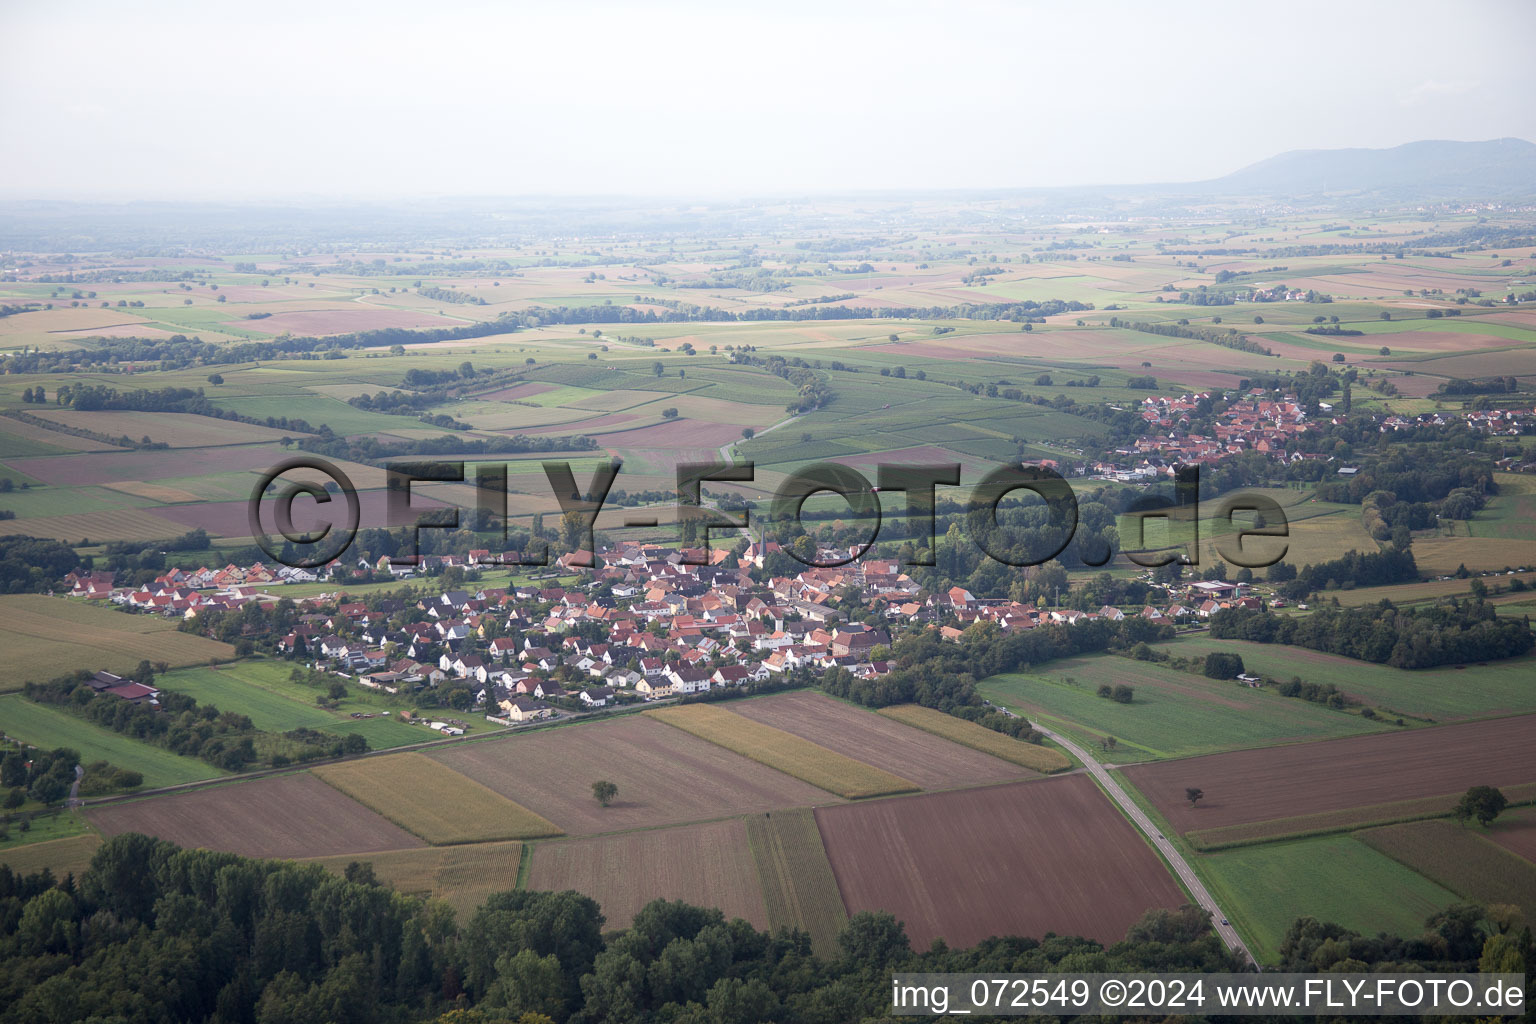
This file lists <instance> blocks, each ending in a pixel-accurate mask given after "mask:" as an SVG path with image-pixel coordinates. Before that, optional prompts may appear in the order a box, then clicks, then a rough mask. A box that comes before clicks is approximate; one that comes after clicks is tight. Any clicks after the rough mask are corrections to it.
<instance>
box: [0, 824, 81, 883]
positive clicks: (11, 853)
mask: <svg viewBox="0 0 1536 1024" xmlns="http://www.w3.org/2000/svg"><path fill="white" fill-rule="evenodd" d="M100 847H101V837H100V836H98V835H97V834H96V833H94V832H86V833H84V834H83V835H78V836H69V837H67V838H65V839H49V840H47V841H46V842H41V843H27V844H25V845H23V846H12V847H8V848H0V864H4V865H6V866H7V867H9V868H10V869H11V870H12V871H14V872H16V873H17V874H18V875H30V874H35V873H36V872H38V871H41V870H43V869H44V868H47V869H48V870H49V871H52V872H53V874H54V877H55V878H63V877H64V876H65V875H70V874H72V875H74V876H75V877H76V878H79V877H80V876H81V875H82V874H83V873H84V872H85V869H86V868H88V867H90V866H91V858H92V857H94V856H96V851H97V849H99V848H100Z"/></svg>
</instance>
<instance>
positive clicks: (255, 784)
mask: <svg viewBox="0 0 1536 1024" xmlns="http://www.w3.org/2000/svg"><path fill="white" fill-rule="evenodd" d="M85 816H86V818H87V819H88V820H89V821H90V823H91V824H92V825H95V826H96V827H97V828H98V829H100V830H101V832H102V834H104V835H107V836H115V835H117V834H119V833H121V832H143V833H146V834H148V835H152V836H157V837H159V838H161V839H166V840H169V841H170V842H173V843H175V844H177V845H178V846H185V847H188V848H189V849H190V848H195V847H204V848H206V849H209V850H224V851H227V852H229V853H238V854H241V855H243V856H246V857H287V858H293V857H316V856H323V855H325V854H333V853H372V852H374V851H376V850H401V849H405V848H407V847H412V846H420V845H422V843H421V840H420V839H417V838H416V837H415V836H413V835H411V834H410V833H409V832H407V831H405V830H404V829H402V828H400V827H399V826H398V825H395V824H392V823H391V822H389V821H386V820H385V819H384V818H382V817H380V816H379V815H377V814H375V813H373V812H372V811H370V810H368V809H367V808H366V807H364V806H363V805H362V804H359V803H357V802H356V801H354V800H350V799H348V798H347V797H345V796H343V795H342V794H341V793H340V792H338V791H337V790H335V789H332V788H331V787H330V786H327V785H326V784H325V783H323V782H321V781H320V780H319V779H317V778H315V777H314V776H313V775H310V774H309V773H307V772H303V773H299V774H296V775H279V776H275V777H270V778H264V779H256V780H254V781H251V782H238V783H232V784H230V785H227V786H209V787H207V788H206V789H198V790H194V791H192V792H189V793H173V794H169V795H166V796H158V797H150V798H148V799H144V800H134V801H131V802H128V803H114V804H105V805H102V806H98V807H91V808H87V810H86V811H85Z"/></svg>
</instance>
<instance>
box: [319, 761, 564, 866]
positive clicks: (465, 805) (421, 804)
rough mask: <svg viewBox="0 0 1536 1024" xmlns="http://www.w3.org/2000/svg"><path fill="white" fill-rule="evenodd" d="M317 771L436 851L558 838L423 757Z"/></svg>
mask: <svg viewBox="0 0 1536 1024" xmlns="http://www.w3.org/2000/svg"><path fill="white" fill-rule="evenodd" d="M313 771H314V774H315V775H316V776H317V777H319V778H320V779H321V780H322V781H324V782H326V783H327V784H329V785H332V786H334V787H336V788H337V789H339V790H340V791H341V792H343V793H345V794H347V795H348V796H350V797H352V798H353V799H354V800H356V801H358V802H359V803H361V804H363V805H364V806H366V807H371V808H373V809H374V810H375V811H377V812H378V813H380V814H382V815H383V816H384V817H386V818H388V819H389V820H390V821H393V822H394V823H395V824H397V825H399V826H400V827H402V828H404V829H406V830H407V831H409V832H411V833H413V834H415V835H418V836H420V837H421V838H423V839H425V840H426V841H427V842H429V843H432V844H433V845H435V846H444V845H451V844H454V843H473V842H484V841H487V840H493V839H535V838H538V837H541V836H556V835H559V834H560V829H559V828H558V827H557V826H555V825H554V824H552V823H551V822H550V821H548V820H547V819H545V818H542V817H540V816H539V815H537V814H535V813H533V812H532V811H530V810H528V809H527V808H526V807H521V806H519V805H517V804H515V803H513V802H512V801H511V800H508V799H507V798H506V797H504V796H501V795H500V794H498V793H496V792H494V791H492V790H490V789H487V788H486V787H485V786H482V785H480V783H478V782H475V781H474V780H472V779H469V778H466V777H464V776H463V775H460V774H459V773H458V772H456V771H454V770H453V769H451V768H449V767H447V766H446V765H443V764H440V763H439V762H437V761H434V760H432V759H431V758H429V757H426V756H424V755H422V754H415V753H409V754H390V755H389V756H387V757H379V758H365V759H362V760H354V761H343V762H341V763H340V764H329V765H322V766H321V767H318V768H315V769H314V770H313Z"/></svg>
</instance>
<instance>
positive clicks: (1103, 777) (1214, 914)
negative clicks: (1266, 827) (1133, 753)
mask: <svg viewBox="0 0 1536 1024" xmlns="http://www.w3.org/2000/svg"><path fill="white" fill-rule="evenodd" d="M1029 724H1030V725H1032V726H1034V727H1035V728H1036V729H1038V730H1040V731H1041V732H1043V733H1045V735H1047V736H1049V737H1050V738H1051V739H1053V740H1055V741H1056V742H1057V743H1060V744H1061V745H1062V746H1063V747H1065V748H1066V749H1067V750H1068V751H1070V752H1071V754H1072V756H1073V757H1075V758H1077V759H1078V760H1079V761H1081V762H1083V765H1084V767H1086V768H1087V769H1088V772H1089V774H1091V775H1092V776H1093V777H1094V778H1095V779H1097V780H1098V781H1099V785H1100V786H1103V787H1104V791H1105V792H1106V793H1108V794H1109V796H1110V799H1112V800H1114V802H1115V803H1117V804H1119V805H1120V809H1121V810H1122V811H1124V812H1125V816H1126V817H1127V818H1130V819H1131V821H1132V822H1133V823H1134V824H1135V825H1136V827H1137V828H1139V829H1141V831H1142V832H1143V833H1144V834H1145V835H1146V837H1147V839H1148V841H1149V842H1151V843H1152V845H1153V846H1155V847H1157V849H1158V851H1159V852H1161V853H1162V855H1163V858H1164V859H1165V860H1167V861H1168V863H1169V865H1171V866H1172V867H1173V870H1174V873H1175V874H1177V875H1178V876H1179V880H1180V881H1181V882H1183V883H1184V888H1186V889H1188V890H1189V892H1190V895H1192V896H1194V898H1195V902H1196V903H1198V904H1200V906H1202V907H1204V908H1205V909H1206V910H1209V911H1210V912H1211V925H1212V927H1214V928H1215V929H1216V934H1217V935H1220V936H1221V941H1223V942H1225V943H1226V944H1227V948H1228V949H1231V950H1233V951H1234V952H1237V953H1240V954H1242V956H1243V959H1245V960H1247V961H1248V962H1249V963H1254V959H1253V953H1252V952H1250V951H1249V949H1248V945H1247V944H1246V943H1245V942H1243V939H1242V936H1240V935H1238V934H1237V929H1235V928H1233V927H1232V926H1231V925H1229V924H1223V923H1222V922H1223V921H1225V920H1227V915H1226V914H1225V913H1223V912H1222V909H1221V908H1220V907H1219V906H1217V905H1216V900H1215V898H1214V897H1212V896H1211V894H1210V891H1209V890H1208V889H1206V887H1205V883H1204V882H1202V881H1200V878H1199V876H1198V875H1196V874H1195V869H1194V868H1192V867H1190V866H1189V862H1188V861H1186V860H1185V859H1184V857H1183V855H1182V854H1180V853H1179V851H1178V850H1176V849H1174V846H1173V843H1171V842H1169V841H1168V840H1167V839H1164V838H1163V834H1162V833H1161V832H1159V831H1158V830H1157V826H1156V825H1154V824H1152V819H1150V818H1148V817H1147V815H1146V813H1145V812H1144V811H1142V809H1141V808H1140V807H1139V806H1137V804H1136V801H1134V800H1132V799H1131V798H1130V796H1129V795H1128V794H1127V793H1126V791H1125V790H1124V789H1122V788H1121V787H1120V783H1119V782H1117V781H1115V779H1114V777H1113V776H1111V775H1110V774H1109V771H1108V770H1107V769H1106V768H1105V767H1104V766H1103V765H1101V764H1099V762H1097V761H1095V760H1094V759H1093V758H1092V757H1091V756H1090V755H1089V753H1088V751H1086V750H1084V749H1083V748H1082V747H1080V746H1078V745H1077V744H1076V743H1073V742H1072V741H1071V740H1069V739H1067V738H1066V737H1064V736H1062V735H1061V734H1060V733H1058V732H1055V731H1054V730H1051V729H1047V728H1046V727H1045V726H1043V725H1041V724H1040V723H1039V722H1038V721H1036V720H1034V719H1030V723H1029Z"/></svg>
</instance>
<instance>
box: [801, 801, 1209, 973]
mask: <svg viewBox="0 0 1536 1024" xmlns="http://www.w3.org/2000/svg"><path fill="white" fill-rule="evenodd" d="M1047 822H1057V823H1061V822H1071V823H1072V824H1071V827H1070V828H1062V827H1049V826H1047V825H1046V824H1045V823H1047ZM816 823H817V826H818V827H819V828H820V829H821V834H822V838H823V840H824V841H825V843H826V847H827V856H828V858H829V859H830V860H831V862H832V870H833V872H834V874H835V875H836V876H837V881H838V886H839V888H840V889H841V891H842V894H843V904H844V906H845V907H847V909H848V911H849V913H858V912H859V911H864V910H886V911H890V912H891V913H893V914H895V915H896V916H897V917H898V918H899V919H900V920H901V921H902V922H903V923H904V924H905V925H906V930H907V935H908V936H909V937H910V938H911V940H912V945H913V947H914V948H915V949H924V948H926V947H927V946H928V944H929V943H930V942H931V941H933V940H934V939H936V938H942V939H944V940H945V941H946V942H949V943H950V944H951V945H954V946H969V945H972V944H974V943H976V942H978V941H980V940H981V939H983V938H986V937H987V936H989V935H1004V934H1015V935H1043V934H1044V933H1046V932H1048V931H1053V932H1056V933H1057V934H1061V935H1084V936H1087V937H1089V938H1093V939H1098V940H1100V941H1101V942H1104V943H1106V944H1108V943H1113V942H1118V941H1119V940H1120V939H1122V938H1124V937H1125V932H1126V929H1128V928H1129V927H1130V926H1131V925H1132V924H1134V923H1135V922H1136V921H1137V920H1139V919H1140V918H1141V916H1142V915H1143V914H1144V913H1145V912H1146V911H1148V910H1150V909H1153V908H1155V907H1169V908H1172V907H1177V906H1179V905H1181V904H1182V903H1183V902H1184V900H1185V897H1184V894H1183V892H1182V891H1181V890H1180V888H1179V886H1178V885H1177V884H1176V883H1175V882H1174V880H1173V877H1172V876H1171V875H1170V874H1169V873H1168V871H1167V869H1166V868H1165V867H1164V866H1163V863H1162V861H1160V860H1159V859H1158V857H1157V855H1156V854H1155V853H1154V852H1153V851H1152V849H1151V848H1150V847H1149V846H1147V845H1146V843H1145V841H1144V840H1142V839H1141V837H1140V836H1139V835H1138V834H1137V833H1136V831H1135V830H1134V829H1133V828H1132V827H1131V825H1130V823H1129V822H1128V821H1126V819H1125V818H1124V817H1122V816H1121V813H1120V811H1119V810H1118V809H1117V808H1115V806H1114V805H1113V804H1111V803H1110V802H1109V800H1108V798H1106V797H1105V796H1104V795H1103V793H1101V792H1100V791H1099V789H1098V787H1097V786H1095V785H1094V784H1093V782H1092V781H1091V780H1090V779H1089V778H1088V777H1087V776H1085V775H1069V776H1066V777H1063V778H1060V779H1045V780H1040V781H1034V782H1022V783H1013V784H1008V785H1002V786H989V787H983V788H979V789H967V790H961V791H956V792H949V793H925V794H922V795H920V796H913V797H902V798H898V799H892V800H876V801H871V802H869V803H861V804H852V805H847V806H842V807H821V808H817V810H816Z"/></svg>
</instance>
